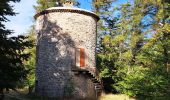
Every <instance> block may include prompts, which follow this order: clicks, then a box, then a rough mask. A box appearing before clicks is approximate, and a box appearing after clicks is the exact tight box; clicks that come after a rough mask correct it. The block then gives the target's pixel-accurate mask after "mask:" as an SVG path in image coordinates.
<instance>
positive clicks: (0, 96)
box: [0, 88, 5, 100]
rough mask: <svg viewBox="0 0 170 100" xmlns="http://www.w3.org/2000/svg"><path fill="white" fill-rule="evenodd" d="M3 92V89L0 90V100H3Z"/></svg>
mask: <svg viewBox="0 0 170 100" xmlns="http://www.w3.org/2000/svg"><path fill="white" fill-rule="evenodd" d="M4 97H5V95H4V91H3V88H0V100H4Z"/></svg>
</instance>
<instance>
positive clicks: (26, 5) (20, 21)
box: [5, 0, 132, 36]
mask: <svg viewBox="0 0 170 100" xmlns="http://www.w3.org/2000/svg"><path fill="white" fill-rule="evenodd" d="M78 1H79V2H80V3H81V5H80V8H82V9H86V10H91V0H78ZM128 1H132V0H117V1H116V2H114V4H113V6H118V5H120V4H122V3H125V2H128ZM11 5H13V6H14V11H15V12H17V13H18V14H17V15H16V16H12V17H11V16H10V17H8V19H9V20H10V22H6V23H5V25H6V28H7V29H11V30H13V31H14V34H13V35H15V36H17V35H20V34H25V33H26V32H27V30H29V27H30V26H31V25H33V22H34V18H33V16H34V15H35V10H34V8H33V5H36V0H21V1H20V2H19V3H11Z"/></svg>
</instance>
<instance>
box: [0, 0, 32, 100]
mask: <svg viewBox="0 0 170 100" xmlns="http://www.w3.org/2000/svg"><path fill="white" fill-rule="evenodd" d="M19 1H20V0H3V1H1V2H0V42H1V44H0V94H3V89H4V88H11V89H14V88H15V87H17V85H18V83H20V82H22V81H23V79H24V78H26V74H27V70H26V69H25V68H24V67H23V60H27V58H28V57H29V54H27V53H23V51H24V49H25V48H29V47H31V46H32V43H31V41H28V40H27V37H25V36H18V37H13V36H9V35H11V34H12V33H13V32H12V30H8V29H6V28H5V25H4V24H3V23H4V22H6V21H8V19H7V17H6V16H7V15H8V16H14V15H15V12H14V11H13V9H12V6H11V5H10V4H9V2H19ZM1 96H2V97H1V98H2V99H3V95H1Z"/></svg>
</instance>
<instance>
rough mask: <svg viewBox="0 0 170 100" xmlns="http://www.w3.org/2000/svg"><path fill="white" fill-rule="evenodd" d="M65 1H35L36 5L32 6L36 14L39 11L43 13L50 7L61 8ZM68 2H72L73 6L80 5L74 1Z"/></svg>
mask: <svg viewBox="0 0 170 100" xmlns="http://www.w3.org/2000/svg"><path fill="white" fill-rule="evenodd" d="M65 1H66V0H37V5H36V6H34V8H35V10H36V12H40V11H43V10H45V9H47V8H50V7H57V6H62V4H63V3H64V2H65ZM70 1H73V3H74V5H75V6H79V5H80V3H79V2H77V1H76V0H70Z"/></svg>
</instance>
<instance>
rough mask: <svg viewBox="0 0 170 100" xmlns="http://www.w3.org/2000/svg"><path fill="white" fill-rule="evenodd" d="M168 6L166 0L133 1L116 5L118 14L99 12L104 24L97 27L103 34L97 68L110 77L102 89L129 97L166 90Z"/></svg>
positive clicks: (99, 9)
mask: <svg viewBox="0 0 170 100" xmlns="http://www.w3.org/2000/svg"><path fill="white" fill-rule="evenodd" d="M156 1H157V0H156ZM163 5H164V6H163ZM165 5H166V6H165ZM168 5H169V3H168V2H167V1H166V0H165V1H163V0H158V1H157V2H154V0H149V1H146V0H135V2H134V4H133V5H131V4H123V5H121V6H120V7H118V8H116V9H115V11H116V12H118V13H119V16H118V17H115V16H113V14H114V11H112V12H107V11H106V12H105V13H102V14H101V13H100V14H101V15H100V14H99V15H100V16H103V17H100V18H101V20H102V24H100V25H101V26H103V27H99V29H98V31H99V32H98V33H99V34H102V35H100V36H99V37H100V38H99V45H98V46H99V48H98V49H97V50H98V62H97V63H98V66H97V67H98V69H99V71H100V75H101V76H102V77H103V78H108V77H110V78H109V81H108V80H107V81H104V84H107V86H108V88H105V89H111V91H112V92H113V91H115V90H116V91H117V92H120V93H125V94H128V95H130V96H140V95H141V96H142V95H145V96H146V95H149V96H160V95H163V94H164V93H166V91H165V90H166V88H167V86H168V81H169V79H168V73H167V72H165V68H168V65H169V61H170V60H169V50H170V48H169V45H168V44H169V40H170V36H169V27H168V26H169V6H168ZM97 7H98V6H97ZM101 8H102V7H98V8H97V10H96V11H99V12H100V11H102V10H101ZM102 9H103V8H102ZM109 9H113V8H109ZM160 16H162V17H160ZM147 18H151V19H152V20H148V19H147ZM162 22H164V23H162ZM100 25H99V26H100ZM160 25H161V27H160ZM165 65H166V66H165ZM158 73H159V75H160V76H158V75H157V74H158ZM111 80H112V81H111ZM155 80H157V81H155ZM151 84H152V85H151Z"/></svg>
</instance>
